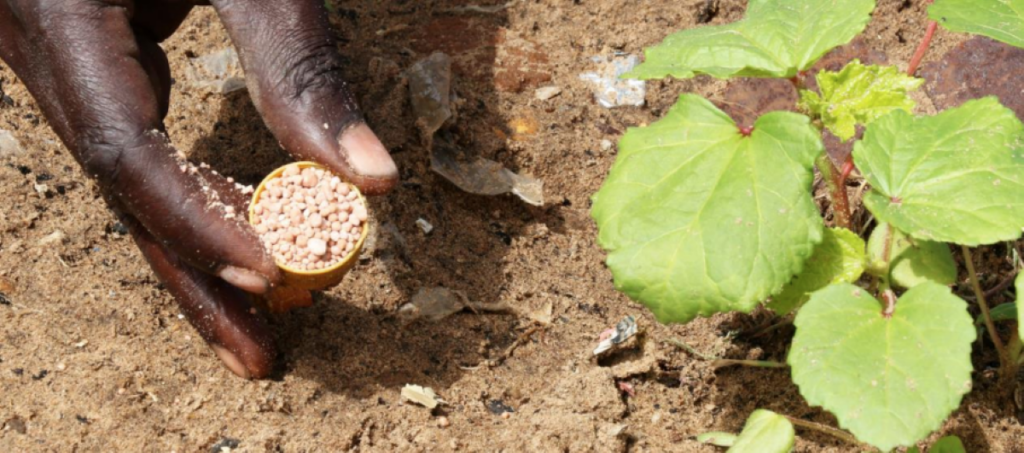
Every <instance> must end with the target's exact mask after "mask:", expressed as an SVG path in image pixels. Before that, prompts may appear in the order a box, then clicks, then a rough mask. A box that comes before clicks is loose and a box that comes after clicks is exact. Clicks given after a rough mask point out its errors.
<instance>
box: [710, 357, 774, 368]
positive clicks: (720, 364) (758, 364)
mask: <svg viewBox="0 0 1024 453" xmlns="http://www.w3.org/2000/svg"><path fill="white" fill-rule="evenodd" d="M711 366H712V367H713V368H714V369H716V370H717V369H719V368H725V367H730V366H749V367H755V368H789V365H787V364H785V363H782V362H773V361H771V360H735V359H718V360H715V361H713V362H711Z"/></svg>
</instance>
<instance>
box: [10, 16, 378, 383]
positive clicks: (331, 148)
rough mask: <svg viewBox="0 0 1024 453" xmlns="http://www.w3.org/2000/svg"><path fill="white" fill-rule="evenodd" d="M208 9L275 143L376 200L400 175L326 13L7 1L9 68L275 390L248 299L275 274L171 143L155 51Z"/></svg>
mask: <svg viewBox="0 0 1024 453" xmlns="http://www.w3.org/2000/svg"><path fill="white" fill-rule="evenodd" d="M200 4H204V5H212V6H213V7H214V8H215V9H216V11H217V14H218V15H219V16H220V19H221V20H222V21H223V22H224V24H225V26H226V28H227V30H228V33H229V34H230V36H231V39H232V41H233V43H234V45H235V47H236V49H237V50H238V54H239V57H240V60H241V63H242V66H243V68H244V69H245V74H246V85H247V87H248V89H249V94H250V96H251V97H252V100H253V103H254V104H255V105H256V108H257V110H258V111H259V112H260V115H261V116H262V117H263V120H264V122H265V123H266V124H267V126H268V127H269V129H270V130H271V132H273V134H274V136H275V137H276V138H277V140H278V141H279V142H280V143H281V145H282V146H283V147H284V148H285V149H286V150H287V151H288V152H289V153H291V154H292V155H293V156H295V157H296V158H298V159H301V160H312V161H316V162H320V163H321V164H324V165H326V166H327V167H329V168H330V169H331V170H332V171H334V172H335V173H337V174H340V175H343V177H344V178H346V179H347V180H348V181H350V182H352V183H354V184H356V185H357V186H359V187H360V188H361V189H362V190H363V192H365V193H366V194H369V195H374V194H380V193H383V192H386V191H387V190H389V189H390V188H391V187H392V186H394V184H395V183H396V181H397V179H398V171H397V168H396V167H395V164H394V162H393V161H392V160H391V157H390V155H389V154H388V152H387V150H386V149H385V148H384V146H383V145H382V144H381V142H380V140H378V139H377V136H376V135H374V133H373V132H372V131H371V130H370V128H369V127H368V126H367V125H366V123H365V122H364V121H363V117H362V115H361V113H360V112H359V109H358V107H357V106H356V102H355V98H354V97H353V96H352V94H351V93H350V92H349V90H348V86H347V85H346V83H345V81H344V80H343V78H342V70H343V69H344V68H343V67H342V63H341V58H340V56H339V55H338V52H337V47H336V44H335V40H334V38H333V34H332V33H331V31H330V29H329V24H328V20H327V11H326V10H325V8H324V4H323V1H322V0H280V1H267V0H212V1H209V2H199V1H187V0H151V1H147V0H136V1H133V0H0V59H2V60H3V61H4V62H6V63H7V64H8V65H10V67H11V68H12V69H13V70H14V72H15V73H16V74H17V76H18V77H19V78H20V79H21V80H22V81H23V82H24V83H25V85H26V86H27V87H28V89H29V91H30V92H31V93H32V95H33V97H35V99H36V101H37V102H38V104H39V106H40V107H41V109H42V111H43V113H44V115H45V116H46V119H47V121H48V122H49V124H50V125H51V127H53V129H54V130H55V131H56V133H57V135H58V136H60V139H61V140H62V141H63V142H64V144H65V145H66V146H67V147H68V149H69V150H71V153H72V154H73V155H74V156H75V159H77V160H78V162H79V164H81V166H82V168H83V169H84V171H85V172H86V173H87V174H88V175H89V176H90V177H92V178H94V179H95V180H96V181H97V183H98V184H99V186H100V188H101V190H102V191H103V193H104V196H105V198H106V199H107V201H108V204H109V205H110V206H111V208H112V209H114V210H115V211H116V212H117V213H118V214H119V215H120V216H121V218H122V219H123V221H124V223H125V224H126V225H128V227H129V229H130V231H131V234H132V236H133V238H134V239H135V242H136V243H137V244H138V246H139V248H140V250H141V251H142V253H143V255H144V256H145V257H146V259H147V260H148V261H149V263H150V265H151V266H152V268H153V271H154V272H155V273H156V275H157V276H158V277H159V278H160V280H161V281H163V282H164V284H165V286H166V287H167V289H168V291H170V292H171V294H172V295H173V296H174V297H175V299H176V300H177V301H178V304H179V305H180V307H181V310H182V312H183V313H184V314H185V315H186V316H187V317H188V319H189V321H190V322H191V323H192V325H193V326H195V328H196V330H197V331H198V332H199V333H200V335H202V337H203V338H204V339H205V340H206V342H207V343H208V344H209V345H210V347H211V348H212V349H213V350H214V351H215V352H216V354H217V356H218V357H220V359H221V360H222V361H223V362H224V364H225V365H226V366H227V367H228V368H229V369H230V370H231V371H232V372H234V373H235V374H237V375H239V376H242V377H245V378H260V377H265V376H267V375H268V374H269V373H270V372H271V370H272V368H273V365H274V359H275V355H276V352H275V348H274V346H273V342H272V337H271V335H270V332H269V331H268V329H267V326H266V324H265V323H264V321H263V320H262V318H260V316H259V315H258V314H257V312H256V310H253V309H252V307H251V306H250V302H249V297H248V295H247V294H246V293H245V292H243V291H241V290H244V291H246V292H248V293H253V294H265V293H266V292H268V291H269V290H270V289H271V288H272V287H274V286H275V285H277V284H279V283H280V281H281V274H280V272H279V270H278V269H277V267H276V265H275V264H274V262H273V260H272V258H271V257H270V255H269V254H268V253H267V252H266V251H265V249H264V248H263V246H262V245H261V243H260V241H259V239H258V238H257V236H256V233H255V231H253V229H252V228H251V227H250V226H249V225H248V224H247V223H246V222H245V219H244V217H245V216H244V215H238V216H235V217H234V218H232V216H230V215H225V214H226V210H225V207H226V206H233V207H234V209H235V210H236V212H239V213H244V212H246V210H245V205H246V200H245V198H246V196H245V195H243V194H242V193H240V192H239V191H238V190H237V189H236V188H235V185H234V184H231V183H229V182H228V181H227V180H226V179H225V178H224V177H222V176H219V175H218V174H216V173H214V172H212V171H207V170H203V171H198V172H192V171H182V166H183V165H184V164H185V162H184V161H182V158H181V154H180V153H179V152H178V151H177V150H175V149H174V147H173V146H172V145H171V144H170V142H169V141H168V139H167V137H166V135H165V134H164V126H163V118H164V116H165V115H166V113H167V109H168V102H169V99H170V86H171V83H170V81H171V77H170V68H169V66H168V63H167V57H166V55H165V54H164V52H163V51H162V50H161V49H160V47H159V46H158V45H157V43H159V42H161V41H162V40H164V39H166V38H167V37H168V36H170V34H171V33H173V32H174V30H176V29H177V28H178V26H179V25H180V24H181V22H182V21H183V20H184V19H185V16H187V15H188V13H189V11H190V10H191V9H192V8H193V7H194V6H196V5H200Z"/></svg>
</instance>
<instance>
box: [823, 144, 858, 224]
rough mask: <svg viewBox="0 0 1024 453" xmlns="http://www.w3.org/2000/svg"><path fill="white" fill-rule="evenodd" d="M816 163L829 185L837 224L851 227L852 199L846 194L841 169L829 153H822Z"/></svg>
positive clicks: (826, 184)
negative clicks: (833, 161)
mask: <svg viewBox="0 0 1024 453" xmlns="http://www.w3.org/2000/svg"><path fill="white" fill-rule="evenodd" d="M815 163H816V164H817V165H818V171H820V172H821V176H822V179H824V180H825V186H826V187H828V194H829V199H830V200H831V201H832V214H833V216H834V217H835V223H836V226H839V227H842V228H846V229H850V224H851V220H850V219H851V216H850V200H849V198H848V197H847V195H846V184H843V182H842V181H841V179H840V177H841V175H840V174H839V169H837V168H836V166H835V165H834V164H833V163H832V159H830V158H829V157H828V153H821V155H819V156H818V159H817V161H816V162H815Z"/></svg>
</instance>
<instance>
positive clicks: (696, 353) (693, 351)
mask: <svg viewBox="0 0 1024 453" xmlns="http://www.w3.org/2000/svg"><path fill="white" fill-rule="evenodd" d="M665 342H666V343H668V344H671V345H672V346H675V347H677V348H679V349H682V350H684V351H686V352H689V353H690V355H692V356H695V357H697V358H699V359H701V360H704V361H708V362H713V361H715V360H718V357H714V356H709V355H707V354H704V353H702V352H700V351H698V350H696V349H693V347H691V346H690V345H688V344H686V343H683V340H680V339H678V338H669V339H666V340H665Z"/></svg>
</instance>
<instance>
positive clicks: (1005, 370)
mask: <svg viewBox="0 0 1024 453" xmlns="http://www.w3.org/2000/svg"><path fill="white" fill-rule="evenodd" d="M960 250H961V251H963V254H964V263H965V264H966V265H967V274H968V275H969V276H970V278H971V287H972V288H973V289H974V296H975V297H977V298H978V306H979V307H981V315H982V317H984V318H985V327H986V328H987V330H988V335H989V337H990V338H991V339H992V344H994V345H995V347H996V351H998V352H999V365H1000V370H1001V371H1002V373H1001V374H1002V375H1003V376H1002V377H1003V379H1009V378H1010V376H1007V375H1008V374H1010V371H1011V367H1010V363H1009V361H1010V356H1009V355H1007V353H1006V346H1004V345H1003V339H1002V338H999V332H998V331H996V325H995V323H993V322H992V315H991V314H990V313H989V309H988V302H987V301H986V300H985V292H984V291H982V290H981V283H980V282H979V281H978V273H977V272H976V271H975V270H974V257H973V256H971V249H970V248H969V247H967V246H966V245H961V246H960Z"/></svg>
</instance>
